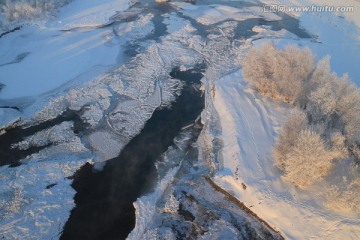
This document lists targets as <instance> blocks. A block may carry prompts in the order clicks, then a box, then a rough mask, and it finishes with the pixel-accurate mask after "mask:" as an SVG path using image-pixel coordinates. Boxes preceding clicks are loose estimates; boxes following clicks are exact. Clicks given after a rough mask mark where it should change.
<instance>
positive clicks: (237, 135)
mask: <svg viewBox="0 0 360 240" xmlns="http://www.w3.org/2000/svg"><path fill="white" fill-rule="evenodd" d="M279 1H283V0H279ZM299 1H300V0H299ZM299 1H298V0H294V1H286V2H287V3H288V4H289V5H290V4H291V5H292V4H299ZM314 1H315V0H314ZM232 2H234V1H232ZM251 2H252V1H249V3H251ZM264 2H265V3H266V1H264ZM270 2H271V3H273V1H270ZM284 2H285V1H284ZM351 2H352V3H351V4H353V5H354V6H358V3H357V2H354V1H351ZM133 4H134V2H133V1H127V0H117V1H111V0H99V1H86V0H74V1H72V2H70V3H69V4H68V5H66V6H64V7H62V8H60V9H59V11H58V14H57V16H56V17H53V18H51V19H41V20H37V21H36V23H35V22H32V23H31V24H26V25H24V26H23V27H22V28H21V29H20V30H17V31H15V32H12V33H9V34H6V35H4V36H3V37H1V38H0V53H1V54H0V83H2V84H4V85H5V86H2V85H0V104H1V106H11V107H18V108H19V110H16V108H0V128H5V127H7V126H11V125H14V123H16V124H19V125H25V126H27V127H29V126H34V125H35V126H36V125H37V124H38V123H44V122H46V121H48V120H52V119H56V118H57V117H58V116H60V115H61V114H63V113H64V112H66V111H73V112H76V114H77V115H78V116H79V118H80V120H79V121H80V122H81V124H82V125H84V126H86V127H87V131H86V134H84V135H80V136H79V135H78V134H77V133H75V132H74V128H75V125H76V124H77V123H76V122H73V121H71V120H70V121H63V122H62V123H59V124H57V125H54V126H50V127H48V128H45V129H42V130H41V131H37V132H36V133H34V134H33V135H31V136H28V137H26V138H24V139H22V140H21V141H19V142H17V143H14V144H13V145H12V147H13V148H14V149H19V150H25V149H29V148H31V147H45V148H44V149H42V150H40V151H39V152H38V153H35V154H33V155H31V156H28V157H26V158H25V159H23V160H22V165H20V166H17V167H14V168H10V167H9V166H2V167H1V168H0V172H1V174H0V182H1V187H0V196H1V198H0V199H1V200H0V237H3V236H4V237H5V238H7V239H19V238H21V239H57V238H58V237H59V234H60V232H61V230H62V227H63V225H64V223H65V221H66V219H67V218H68V217H69V214H70V210H71V209H72V208H73V207H74V201H73V197H74V194H75V192H74V191H73V189H72V188H71V186H70V184H71V180H69V179H68V178H67V177H69V176H72V175H73V174H74V172H75V171H76V170H77V169H79V168H80V167H81V166H82V165H83V164H85V163H86V162H90V163H91V164H93V162H94V161H95V162H96V161H104V160H107V159H110V158H112V157H115V156H117V155H118V154H119V152H120V150H121V148H122V147H123V146H124V145H125V144H126V143H127V142H128V141H129V140H130V139H131V138H132V137H133V136H134V135H136V134H138V133H139V132H140V130H141V129H142V127H143V126H144V124H145V122H146V121H147V120H148V119H149V118H150V117H151V115H152V113H153V111H154V110H155V109H156V108H158V107H166V106H168V105H169V103H170V102H171V101H173V100H174V96H176V94H179V91H180V89H181V88H182V85H181V83H180V82H179V81H177V80H175V79H170V78H169V73H170V72H171V70H172V69H173V68H174V67H178V66H179V67H180V69H184V70H185V69H188V68H191V67H192V66H194V65H195V64H198V63H201V62H202V61H205V62H206V65H207V69H206V72H205V74H204V78H203V79H202V82H203V85H204V86H203V88H204V89H205V90H206V96H205V98H206V109H205V110H204V112H203V114H202V122H203V123H204V124H205V125H204V129H203V131H202V133H201V135H200V138H199V140H198V142H197V145H196V147H194V149H196V151H197V150H198V149H197V148H199V156H198V159H192V158H191V157H188V156H187V154H188V153H187V152H184V149H182V148H183V146H184V145H186V144H187V142H186V141H187V140H188V136H187V133H186V131H185V133H182V134H183V135H181V136H179V139H177V141H180V143H177V144H176V146H173V147H172V148H170V149H169V150H168V151H167V152H166V153H165V154H164V159H165V160H166V161H165V162H170V164H169V166H167V167H161V166H157V167H158V170H159V173H160V175H161V176H160V177H161V178H160V181H159V184H158V188H157V189H155V190H154V193H153V194H151V195H147V196H143V197H141V198H139V199H138V200H137V201H136V203H135V206H136V217H137V222H136V227H135V229H134V231H133V232H132V233H131V234H130V235H129V238H130V239H139V238H141V237H144V238H145V237H146V238H147V239H155V238H156V237H157V236H163V237H168V238H174V237H175V236H176V234H175V233H176V231H178V233H179V234H185V235H186V234H189V232H190V233H191V234H194V235H191V234H190V235H186V236H188V237H193V236H198V238H199V239H209V238H210V239H211V238H220V239H221V238H222V239H224V238H225V239H230V238H233V237H236V236H242V237H244V238H249V237H251V236H252V237H254V236H255V237H259V238H263V239H266V237H267V236H271V238H275V239H277V238H280V236H278V235H277V234H276V232H274V231H273V230H272V228H274V229H276V230H279V231H280V233H281V234H282V235H283V236H284V237H286V238H289V239H359V238H360V235H359V233H360V220H359V218H358V216H356V215H351V214H343V213H336V212H332V211H331V210H329V209H327V208H326V207H325V206H324V205H323V204H322V202H321V201H322V200H323V195H322V194H320V192H321V191H319V188H320V187H321V186H317V187H314V188H311V189H309V190H299V189H296V188H294V187H293V186H292V185H290V184H288V183H286V182H284V181H283V180H282V178H281V173H280V171H279V170H278V169H276V168H275V167H274V166H273V160H272V146H273V144H274V140H275V137H276V136H277V133H278V131H279V129H280V127H281V124H282V123H283V122H284V119H285V118H286V116H287V114H288V112H289V109H290V108H291V106H288V105H285V104H279V103H276V102H273V101H272V100H271V99H268V98H264V97H261V96H259V95H258V94H256V93H255V92H254V91H253V90H252V89H251V88H250V87H249V86H248V84H247V83H246V82H245V80H244V79H243V78H242V74H241V69H240V68H239V66H240V64H239V63H241V61H242V59H243V56H244V53H246V51H247V49H248V48H249V47H250V46H251V45H254V44H255V45H256V44H261V43H262V42H264V41H268V40H270V39H271V40H273V41H275V42H276V44H278V45H279V46H283V45H286V44H289V43H294V44H298V45H300V46H308V47H310V48H311V49H312V50H313V51H314V52H315V54H316V55H317V57H318V58H322V57H323V56H325V55H330V56H331V57H332V61H331V64H332V69H334V70H335V71H336V72H337V73H338V74H343V73H345V72H349V74H350V77H351V78H352V79H353V81H354V82H356V83H357V84H358V85H360V72H359V71H358V67H357V66H359V65H360V62H359V61H360V58H359V57H358V56H360V47H359V41H360V38H359V36H360V34H359V29H358V28H357V27H356V25H355V24H354V23H351V22H349V21H348V19H354V20H355V22H356V21H357V20H356V19H358V18H357V16H359V14H358V13H359V10H357V9H355V12H356V13H357V14H355V15H354V14H352V15H351V14H350V15H346V16H345V18H340V17H338V16H336V15H335V14H333V13H300V14H296V15H295V17H296V18H299V20H300V24H301V25H302V27H303V28H305V29H306V30H307V31H308V32H309V33H310V34H311V35H313V38H311V39H301V38H299V37H298V36H296V31H297V30H298V29H293V30H294V32H289V29H288V30H285V29H280V30H274V29H271V26H270V25H271V23H272V22H276V21H279V20H281V19H282V18H284V19H283V21H286V20H287V19H286V16H282V15H277V14H276V13H265V12H263V11H262V6H261V5H257V6H246V7H242V6H241V7H238V8H236V7H233V6H234V4H232V6H231V7H230V6H225V4H226V3H224V5H220V4H217V5H194V4H190V3H185V2H183V1H179V2H174V1H172V2H169V3H161V4H169V6H171V7H173V8H174V9H175V10H174V11H173V12H171V13H164V14H162V16H161V18H162V19H161V20H162V23H163V24H164V25H165V26H166V29H165V32H164V33H163V34H164V35H165V34H167V35H165V36H161V37H160V38H159V39H158V40H156V41H155V40H146V37H147V36H149V35H151V34H154V32H157V31H159V29H157V27H158V26H156V25H155V21H154V19H155V18H157V19H159V16H155V13H152V12H149V11H148V9H141V8H137V7H133V8H130V10H128V8H129V7H131V6H132V5H133ZM329 4H330V3H329ZM331 4H332V3H331ZM333 4H335V3H333ZM348 16H349V17H348ZM260 18H262V19H263V20H266V21H263V23H264V24H265V23H268V24H269V25H268V26H265V25H259V24H260V21H259V22H256V21H257V20H255V22H254V26H252V27H250V29H249V30H246V31H247V32H250V33H251V37H249V38H250V39H244V38H241V36H242V34H245V33H243V32H237V31H239V29H242V28H239V29H238V25H239V23H240V24H241V23H243V22H246V20H249V19H260ZM129 19H130V20H129ZM356 23H357V24H358V22H356ZM247 24H250V26H251V24H252V22H251V21H250V23H247ZM241 27H243V28H245V29H246V27H247V26H241ZM197 28H199V29H197ZM244 31H245V30H244ZM236 36H239V38H237V37H236ZM128 45H136V47H137V49H135V50H134V52H135V53H134V56H131V57H129V56H126V54H124V53H123V51H124V48H125V47H126V46H128ZM131 50H133V49H131ZM2 134H6V132H5V131H2V132H0V137H1V136H2ZM181 141H184V142H181ZM194 151H195V150H194ZM194 156H195V157H196V156H197V154H194V155H192V157H194ZM169 158H172V159H169ZM184 159H185V160H184ZM191 159H192V160H191ZM175 160H176V161H175ZM99 166H100V165H99ZM203 176H207V177H211V179H212V181H214V183H215V184H217V185H218V186H217V187H221V188H223V189H224V190H226V191H227V192H228V193H229V194H231V195H233V196H234V197H236V198H237V200H234V199H232V198H231V197H230V200H229V196H227V195H224V194H223V193H220V192H219V191H218V190H219V189H218V190H216V187H215V188H214V184H213V183H212V182H211V181H210V180H205V179H207V178H204V177H203ZM224 196H225V197H224ZM226 196H227V197H226ZM238 200H240V201H241V202H242V203H243V204H245V206H247V208H248V209H250V210H252V211H253V212H254V213H255V214H257V215H258V217H259V218H261V219H263V220H265V221H266V222H267V223H268V224H269V225H270V226H271V227H272V228H271V227H269V226H268V225H266V224H264V223H263V222H261V221H260V222H259V221H258V219H257V218H256V217H254V216H253V215H251V214H249V211H248V210H245V209H244V208H241V207H239V203H238V202H237V201H238ZM240 205H241V204H240ZM193 217H195V219H196V220H194V219H193V220H191V219H192V218H193ZM163 220H164V221H163ZM185 220H187V221H185ZM189 222H191V224H190V223H189ZM171 225H172V226H173V229H171ZM239 226H240V227H239ZM191 229H196V230H191ZM174 232H175V233H174ZM251 234H254V235H251ZM267 234H269V235H267Z"/></svg>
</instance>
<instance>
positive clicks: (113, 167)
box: [61, 67, 204, 240]
mask: <svg viewBox="0 0 360 240" xmlns="http://www.w3.org/2000/svg"><path fill="white" fill-rule="evenodd" d="M203 70H204V68H201V67H200V68H197V69H192V70H188V71H186V72H180V71H179V69H178V68H176V69H174V71H173V72H172V73H171V74H170V75H171V76H173V77H177V78H179V79H181V80H184V83H185V86H184V89H183V90H182V94H181V95H180V96H179V97H178V98H177V100H176V102H174V103H173V104H172V105H171V107H170V108H165V109H161V110H156V111H155V112H154V114H153V116H152V117H151V118H150V119H149V120H148V122H147V123H146V124H145V127H144V128H143V130H142V131H141V133H140V134H139V135H137V136H136V137H134V138H133V139H132V140H131V141H130V142H129V144H127V145H126V146H125V147H124V149H123V150H122V152H121V153H120V155H119V156H118V157H116V158H114V159H111V160H109V161H107V162H106V165H105V167H104V169H103V170H102V171H95V170H94V169H93V166H92V165H90V164H86V165H85V166H83V167H82V168H81V169H80V170H78V171H77V172H76V174H75V175H74V182H73V184H72V187H73V188H74V189H75V190H76V192H77V194H76V195H75V203H76V208H74V209H73V210H72V212H71V215H70V218H69V220H68V221H67V223H66V224H65V226H64V230H63V234H62V236H61V239H63V240H66V239H88V240H89V239H101V240H103V239H107V240H110V239H117V240H118V239H125V238H126V237H127V235H128V234H129V233H130V232H131V230H132V229H133V228H134V226H135V209H134V207H133V202H134V201H136V199H137V198H138V197H140V196H141V195H142V194H143V193H145V192H148V191H149V190H150V189H152V187H153V184H154V183H155V182H156V179H157V173H156V169H155V165H154V163H155V162H156V161H157V160H158V159H159V158H160V157H161V155H162V154H163V153H164V152H165V151H166V150H167V149H168V147H169V146H171V145H173V144H174V138H175V137H176V136H177V135H178V134H179V133H180V131H181V128H182V127H184V126H186V125H188V124H189V123H192V122H194V121H195V119H196V118H197V117H198V116H199V114H200V113H201V111H202V110H203V108H204V98H203V96H202V94H201V92H200V91H199V90H198V89H196V87H195V88H194V85H197V84H200V79H201V78H202V76H203V75H202V71H203Z"/></svg>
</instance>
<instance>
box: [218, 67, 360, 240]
mask: <svg viewBox="0 0 360 240" xmlns="http://www.w3.org/2000/svg"><path fill="white" fill-rule="evenodd" d="M214 99H215V100H214V106H215V109H216V111H217V113H218V114H219V115H220V116H222V117H221V119H220V122H221V128H222V137H221V138H222V140H223V141H224V147H223V149H222V150H221V156H222V159H223V165H222V168H221V169H219V171H218V172H217V173H216V174H215V177H214V179H215V181H216V183H217V184H219V185H220V186H221V187H223V188H224V189H227V190H228V191H230V192H231V193H233V194H234V196H236V197H237V198H238V199H240V200H241V201H244V203H245V204H246V205H247V206H250V207H251V208H252V210H253V211H255V212H256V213H258V214H259V215H260V216H261V217H263V218H264V219H265V220H266V221H267V222H268V223H269V224H270V225H272V226H274V227H275V228H276V229H278V230H280V232H281V233H283V234H284V235H285V237H287V238H289V239H358V238H359V237H360V235H359V233H360V220H359V219H358V217H357V216H346V215H344V216H341V215H338V214H335V213H332V212H331V211H329V210H328V209H326V208H325V207H324V206H322V205H321V201H322V200H323V199H322V198H321V195H319V194H316V192H317V191H319V192H321V190H320V189H312V190H309V191H301V190H299V189H296V188H294V187H293V186H291V185H290V184H288V183H285V182H283V180H282V179H281V177H280V174H281V173H280V172H279V170H278V169H276V168H275V166H274V165H273V162H272V161H273V160H272V146H273V144H274V139H275V137H276V134H277V132H278V130H279V127H280V126H281V124H282V122H283V121H284V118H285V117H286V114H287V113H288V109H289V106H278V103H274V102H272V101H271V100H270V99H266V98H263V97H261V96H259V95H257V94H256V93H254V92H253V90H251V89H250V88H249V86H248V85H247V84H246V82H245V81H244V80H243V79H242V76H241V71H238V72H235V73H233V74H231V75H228V76H226V77H224V78H222V79H220V80H219V81H217V82H216V94H215V98H214ZM243 183H244V184H245V185H246V190H244V188H243V185H242V184H243ZM317 195H318V196H317Z"/></svg>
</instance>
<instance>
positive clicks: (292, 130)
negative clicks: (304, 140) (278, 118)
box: [274, 108, 308, 169]
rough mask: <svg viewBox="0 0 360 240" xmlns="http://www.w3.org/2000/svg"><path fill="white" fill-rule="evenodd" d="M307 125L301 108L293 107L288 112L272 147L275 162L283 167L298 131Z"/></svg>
mask: <svg viewBox="0 0 360 240" xmlns="http://www.w3.org/2000/svg"><path fill="white" fill-rule="evenodd" d="M307 126H308V121H307V116H306V114H305V112H303V111H302V110H300V109H298V108H295V109H293V110H292V111H291V112H290V115H289V117H288V119H287V122H286V123H285V125H284V126H283V127H282V129H281V133H280V134H279V136H278V139H277V142H276V145H275V147H274V158H275V164H276V165H277V166H278V167H279V168H280V169H284V167H285V165H286V164H287V163H286V162H287V153H288V151H289V149H290V148H292V147H293V146H294V145H295V142H296V141H297V138H298V136H299V134H300V132H301V131H302V130H304V129H306V127H307Z"/></svg>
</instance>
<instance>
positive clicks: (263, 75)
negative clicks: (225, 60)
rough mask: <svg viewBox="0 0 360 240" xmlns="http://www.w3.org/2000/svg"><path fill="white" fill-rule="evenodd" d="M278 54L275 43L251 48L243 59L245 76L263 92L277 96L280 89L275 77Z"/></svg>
mask: <svg viewBox="0 0 360 240" xmlns="http://www.w3.org/2000/svg"><path fill="white" fill-rule="evenodd" d="M276 55H277V50H276V48H275V45H274V43H272V42H268V43H266V44H264V45H262V46H260V47H258V48H255V47H253V48H251V49H250V50H249V52H248V53H247V55H246V58H245V60H244V61H243V70H244V77H245V79H247V80H248V81H249V82H250V83H251V84H252V85H253V87H254V88H255V89H256V90H257V91H259V92H260V93H261V94H264V95H269V96H272V97H276V96H278V95H279V89H278V88H277V85H276V83H275V81H274V78H273V74H274V72H273V63H274V61H275V58H276Z"/></svg>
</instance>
